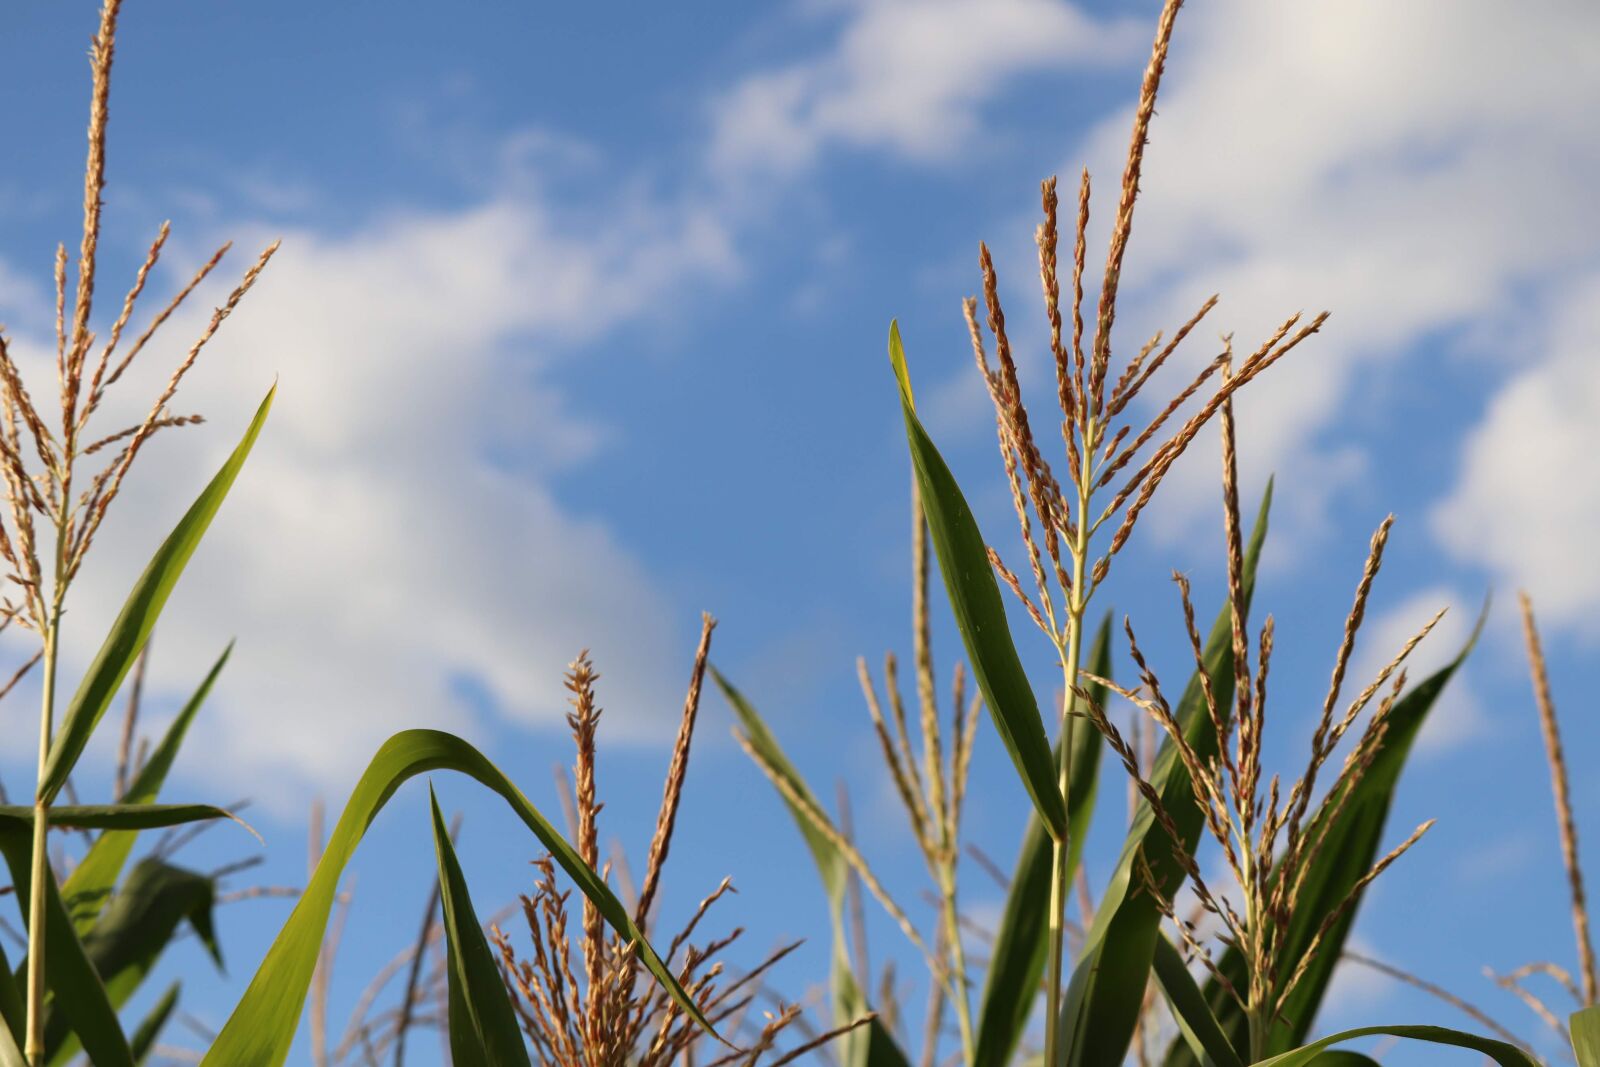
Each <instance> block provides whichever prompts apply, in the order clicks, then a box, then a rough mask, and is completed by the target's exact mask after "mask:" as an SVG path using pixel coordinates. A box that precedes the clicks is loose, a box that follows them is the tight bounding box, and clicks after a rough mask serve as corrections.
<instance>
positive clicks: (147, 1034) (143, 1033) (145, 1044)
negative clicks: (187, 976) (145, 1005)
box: [128, 982, 178, 1067]
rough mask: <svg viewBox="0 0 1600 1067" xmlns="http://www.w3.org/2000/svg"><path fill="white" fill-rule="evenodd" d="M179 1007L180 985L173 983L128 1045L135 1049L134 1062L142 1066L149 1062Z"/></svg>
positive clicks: (135, 1031)
mask: <svg viewBox="0 0 1600 1067" xmlns="http://www.w3.org/2000/svg"><path fill="white" fill-rule="evenodd" d="M177 1007H178V983H177V982H173V983H172V985H170V986H168V987H167V991H166V992H165V993H163V994H161V999H160V1000H158V1001H156V1006H155V1007H153V1008H151V1009H150V1014H148V1015H146V1016H145V1017H144V1021H143V1022H141V1023H140V1024H139V1027H138V1029H136V1030H134V1032H133V1039H132V1040H131V1041H129V1042H128V1044H129V1045H130V1046H131V1047H132V1049H133V1060H134V1062H135V1063H137V1064H140V1065H141V1067H142V1065H143V1064H144V1063H145V1062H146V1061H147V1060H149V1058H150V1051H151V1050H152V1049H154V1048H155V1045H156V1039H157V1038H159V1037H160V1036H161V1030H162V1028H163V1027H165V1026H166V1025H167V1020H168V1019H171V1018H172V1013H173V1012H174V1011H175V1010H177Z"/></svg>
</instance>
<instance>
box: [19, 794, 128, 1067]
mask: <svg viewBox="0 0 1600 1067" xmlns="http://www.w3.org/2000/svg"><path fill="white" fill-rule="evenodd" d="M0 852H3V853H4V854H5V859H6V866H8V867H10V868H11V881H12V884H13V885H14V886H15V887H16V891H17V907H18V908H19V909H20V910H21V912H22V914H23V915H24V916H27V915H28V914H30V906H29V905H30V902H31V900H32V899H33V889H34V886H33V827H32V826H29V827H27V828H26V829H23V828H19V827H17V826H15V825H13V824H11V823H9V822H6V823H0ZM44 893H45V927H44V942H45V946H46V952H45V961H44V976H45V984H46V985H47V986H48V987H49V989H50V991H51V992H52V993H53V994H54V995H55V1003H56V1004H58V1005H60V1007H61V1010H62V1011H63V1012H65V1013H66V1015H67V1021H68V1022H69V1023H70V1024H71V1025H72V1029H73V1031H74V1032H75V1033H77V1034H78V1036H79V1038H80V1040H82V1042H83V1047H84V1049H85V1051H87V1052H88V1054H89V1059H90V1061H91V1062H93V1063H94V1064H96V1065H97V1067H133V1053H132V1051H131V1050H130V1049H129V1048H128V1039H127V1038H126V1037H125V1036H124V1035H123V1033H122V1023H121V1022H120V1021H118V1019H117V1011H116V1009H115V1008H114V1007H112V1005H111V1000H110V998H109V997H108V996H107V995H106V987H105V985H104V984H103V983H102V982H101V981H100V975H99V974H98V973H97V972H96V971H95V969H94V966H93V965H92V964H91V963H90V962H89V957H88V955H87V954H86V953H85V952H84V949H83V942H81V941H79V940H78V934H77V931H76V930H74V929H73V928H72V919H71V917H70V916H68V915H67V909H66V908H65V907H63V906H62V903H61V894H60V893H59V892H57V890H56V880H55V876H54V875H53V874H51V875H49V876H48V877H46V878H45V883H44ZM25 966H26V961H24V967H25Z"/></svg>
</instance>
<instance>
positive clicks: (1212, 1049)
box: [1151, 936, 1244, 1067]
mask: <svg viewBox="0 0 1600 1067" xmlns="http://www.w3.org/2000/svg"><path fill="white" fill-rule="evenodd" d="M1151 969H1152V970H1153V972H1154V973H1155V976H1156V983H1157V984H1158V985H1160V986H1161V992H1162V993H1163V994H1165V996H1166V998H1167V1005H1168V1007H1170V1008H1171V1009H1172V1017H1173V1018H1174V1019H1176V1020H1177V1022H1178V1030H1179V1032H1180V1033H1181V1034H1182V1035H1183V1040H1184V1041H1185V1042H1187V1043H1188V1045H1189V1047H1190V1048H1191V1049H1193V1050H1194V1055H1195V1059H1197V1060H1198V1061H1200V1062H1201V1063H1203V1064H1205V1065H1206V1067H1244V1064H1243V1061H1241V1060H1240V1059H1239V1054H1238V1053H1237V1052H1235V1051H1234V1050H1233V1046H1232V1045H1231V1044H1229V1043H1228V1035H1227V1034H1225V1033H1223V1032H1222V1027H1221V1026H1220V1025H1218V1023H1217V1017H1216V1016H1215V1015H1213V1014H1211V1008H1210V1006H1209V1005H1207V1004H1206V998H1205V997H1204V996H1202V995H1201V993H1200V987H1199V986H1198V985H1196V984H1195V980H1194V975H1192V974H1190V973H1189V968H1188V966H1187V965H1186V964H1185V963H1184V962H1183V953H1181V952H1179V951H1178V950H1177V948H1176V947H1174V946H1173V944H1172V942H1171V941H1168V940H1167V939H1166V937H1165V936H1161V937H1158V938H1157V940H1156V954H1155V958H1154V960H1153V961H1152V968H1151Z"/></svg>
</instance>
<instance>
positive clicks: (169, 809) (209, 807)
mask: <svg viewBox="0 0 1600 1067" xmlns="http://www.w3.org/2000/svg"><path fill="white" fill-rule="evenodd" d="M209 819H231V820H233V821H235V822H239V821H240V820H239V819H238V818H237V817H236V816H235V815H234V814H233V813H232V812H230V811H228V810H226V809H224V808H219V807H217V806H216V805H214V804H73V805H65V804H63V805H61V806H60V807H54V808H51V809H50V825H51V826H53V827H63V828H70V829H74V830H159V829H161V828H162V827H164V826H182V825H184V824H185V823H191V822H205V821H207V820H209ZM0 825H3V826H5V827H6V828H7V829H18V828H21V827H27V829H28V832H29V833H32V832H33V809H32V808H24V807H19V806H18V805H15V804H7V805H5V806H4V807H0Z"/></svg>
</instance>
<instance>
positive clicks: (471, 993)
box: [428, 785, 528, 1067]
mask: <svg viewBox="0 0 1600 1067" xmlns="http://www.w3.org/2000/svg"><path fill="white" fill-rule="evenodd" d="M428 805H429V808H430V810H431V811H432V813H433V847H434V851H435V852H436V853H437V854H438V859H439V904H440V906H441V907H442V908H443V909H444V935H445V949H446V954H447V956H448V960H449V966H448V969H447V975H448V981H449V986H450V1058H451V1059H452V1060H453V1061H454V1062H456V1063H492V1064H496V1065H497V1067H498V1065H504V1067H514V1065H516V1064H524V1065H526V1064H527V1063H528V1049H527V1047H526V1046H525V1045H524V1044H523V1043H522V1031H521V1030H520V1029H519V1028H518V1026H517V1016H516V1013H515V1012H513V1011H512V1009H511V1001H510V1000H509V999H508V998H507V994H506V984H505V980H504V979H503V978H502V977H501V975H500V967H499V965H498V964H496V962H495V955H494V951H493V950H492V949H491V948H490V947H489V941H488V939H487V938H485V937H484V936H483V927H482V926H480V925H479V924H478V913H477V912H476V911H474V910H473V908H472V897H471V896H470V895H468V893H467V878H466V875H464V874H462V873H461V864H460V863H459V862H458V861H457V860H456V850H455V849H454V848H453V847H452V846H451V844H450V831H449V830H448V829H446V827H445V824H444V816H443V815H442V814H441V813H440V811H439V799H438V798H437V797H436V796H434V795H433V787H432V786H431V785H430V786H429V787H428Z"/></svg>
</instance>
